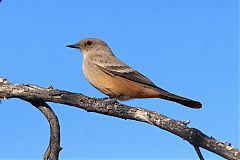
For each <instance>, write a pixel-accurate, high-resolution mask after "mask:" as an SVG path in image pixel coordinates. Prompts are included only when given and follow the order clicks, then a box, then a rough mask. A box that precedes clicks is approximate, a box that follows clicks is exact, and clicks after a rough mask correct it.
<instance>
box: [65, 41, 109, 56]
mask: <svg viewBox="0 0 240 160" xmlns="http://www.w3.org/2000/svg"><path fill="white" fill-rule="evenodd" d="M66 47H69V48H76V49H80V51H81V52H82V54H83V55H88V54H92V53H94V54H96V53H101V52H109V51H110V53H111V49H110V48H109V47H108V45H107V44H106V43H105V42H104V41H102V40H100V39H98V38H86V39H83V40H81V41H79V42H77V43H75V44H72V45H67V46H66Z"/></svg>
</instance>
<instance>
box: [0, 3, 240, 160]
mask: <svg viewBox="0 0 240 160" xmlns="http://www.w3.org/2000/svg"><path fill="white" fill-rule="evenodd" d="M238 7H239V1H237V0H195V1H192V0H185V1H178V0H172V1H168V0H164V1H158V0H152V1H143V0H142V1H137V0H133V1H128V0H121V1H110V0H102V1H97V0H91V1H86V0H84V1H82V0H79V1H77V0H69V1H56V0H53V1H47V0H43V1H9V0H3V1H2V2H1V3H0V21H1V30H0V42H1V43H0V55H1V57H0V76H2V77H6V78H8V79H9V80H10V81H11V82H13V83H24V84H37V85H40V86H43V87H47V86H49V85H53V86H54V87H55V88H59V89H63V90H68V91H72V92H79V93H83V94H85V95H88V96H92V97H105V95H103V94H102V93H100V92H98V91H97V90H96V89H95V88H93V87H92V86H91V85H90V84H89V83H88V82H87V81H86V80H85V79H84V76H83V74H82V70H81V64H82V55H81V54H80V53H79V52H77V51H76V50H73V49H69V48H66V47H65V46H66V45H68V44H72V43H74V42H77V41H79V40H81V39H84V38H87V37H98V38H100V39H102V40H104V41H106V42H107V43H108V44H109V46H110V47H111V48H112V50H113V52H114V54H115V55H116V56H117V57H118V58H119V59H121V60H122V61H124V62H126V63H127V64H128V65H130V66H132V67H133V68H135V69H137V70H138V71H140V72H141V73H143V74H144V75H146V76H147V77H149V78H150V79H151V80H152V81H153V82H154V83H155V84H157V85H158V86H159V87H161V88H163V89H166V90H168V91H171V92H173V93H176V94H179V95H182V96H186V97H189V98H192V99H195V100H199V101H201V102H202V104H203V108H202V109H200V110H194V109H189V108H186V107H183V106H181V105H178V104H175V103H172V102H168V101H164V100H160V99H141V100H139V99H138V100H131V101H126V102H123V103H124V104H128V105H132V106H137V107H142V108H147V109H150V110H154V111H157V112H159V113H162V114H165V115H167V116H169V117H171V118H173V119H176V120H191V123H190V124H189V126H190V127H196V128H198V129H200V130H201V131H203V132H204V133H205V134H207V135H209V136H213V137H215V138H217V139H218V140H221V141H229V142H231V143H232V145H234V146H236V147H238V148H239V147H240V144H239V139H240V137H239V83H238V82H239V55H238V53H239V39H238V38H239V31H238V27H239V26H238V25H239V24H238V19H239V17H238ZM49 104H50V105H51V106H52V108H53V109H54V111H55V112H56V114H57V115H58V118H59V121H60V125H61V146H62V147H63V150H62V151H61V153H60V157H61V158H62V159H117V160H120V159H139V158H141V159H165V160H166V159H196V158H197V157H196V153H195V151H194V149H193V147H192V146H190V145H189V144H188V143H187V142H186V141H184V140H182V139H180V138H178V137H176V136H174V135H172V134H170V133H168V132H166V131H163V130H161V129H159V128H156V127H154V126H150V125H148V124H144V123H140V122H136V121H130V120H122V119H118V118H113V117H109V116H104V115H100V114H96V113H87V112H86V111H83V110H80V109H76V108H73V107H68V106H64V105H59V104H53V103H49ZM0 126H1V130H0V142H1V143H0V159H26V158H28V159H39V158H40V157H41V156H42V155H43V153H44V151H45V149H46V147H47V144H48V139H49V126H48V123H47V121H46V119H45V118H44V117H43V115H41V113H40V112H39V111H38V110H37V109H35V108H34V107H32V106H31V105H30V104H28V103H26V102H24V101H21V100H19V99H9V100H4V101H3V102H2V104H1V105H0ZM202 153H203V155H204V157H205V158H206V159H220V157H219V156H216V155H214V154H212V153H210V152H208V151H205V150H202Z"/></svg>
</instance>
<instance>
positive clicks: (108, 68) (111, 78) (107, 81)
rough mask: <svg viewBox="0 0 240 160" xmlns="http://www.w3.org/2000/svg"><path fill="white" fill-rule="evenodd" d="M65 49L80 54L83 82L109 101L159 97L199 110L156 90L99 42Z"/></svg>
mask: <svg viewBox="0 0 240 160" xmlns="http://www.w3.org/2000/svg"><path fill="white" fill-rule="evenodd" d="M67 47H70V48H76V49H79V50H80V51H81V52H82V54H83V64H82V69H83V73H84V75H85V77H86V79H87V80H88V81H89V82H90V83H91V85H93V86H94V87H95V88H97V89H98V90H99V91H101V92H102V93H104V94H106V95H108V96H109V97H111V98H116V99H118V100H128V99H132V98H162V99H165V100H170V101H173V102H176V103H179V104H182V105H184V106H187V107H191V108H201V107H202V104H201V103H200V102H197V101H193V100H191V99H188V98H185V97H181V96H178V95H175V94H172V93H170V92H168V91H166V90H163V89H161V88H159V87H158V86H156V85H155V84H154V83H153V82H152V81H151V80H149V79H148V78H147V77H145V76H144V75H142V74H141V73H139V72H138V71H136V70H134V69H133V68H131V67H129V66H128V65H126V64H125V63H123V62H122V61H120V60H119V59H117V58H116V57H115V55H114V54H113V53H112V51H111V48H110V47H109V46H108V45H107V44H106V43H105V42H104V41H102V40H100V39H97V38H87V39H84V40H81V41H79V42H78V43H76V44H72V45H68V46H67Z"/></svg>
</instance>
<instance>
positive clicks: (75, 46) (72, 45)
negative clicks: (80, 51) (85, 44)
mask: <svg viewBox="0 0 240 160" xmlns="http://www.w3.org/2000/svg"><path fill="white" fill-rule="evenodd" d="M66 47H69V48H79V46H78V44H77V43H76V44H70V45H67V46H66Z"/></svg>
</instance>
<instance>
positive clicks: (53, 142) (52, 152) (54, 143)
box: [23, 99, 61, 160]
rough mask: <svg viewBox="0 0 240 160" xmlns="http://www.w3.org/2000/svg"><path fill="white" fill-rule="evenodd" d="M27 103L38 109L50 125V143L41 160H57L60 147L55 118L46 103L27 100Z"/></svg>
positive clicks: (56, 119)
mask: <svg viewBox="0 0 240 160" xmlns="http://www.w3.org/2000/svg"><path fill="white" fill-rule="evenodd" d="M23 100H25V99H23ZM27 101H29V102H30V103H31V104H32V105H33V106H35V107H36V108H37V109H39V110H40V111H41V112H42V113H43V114H44V116H45V117H46V118H47V120H48V122H49V124H50V141H49V145H48V148H47V150H46V152H45V154H44V156H43V160H58V157H59V152H60V150H61V147H60V125H59V122H58V118H57V116H56V115H55V113H54V112H53V110H52V109H51V108H50V106H49V105H48V104H47V103H46V102H44V101H39V100H27Z"/></svg>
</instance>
